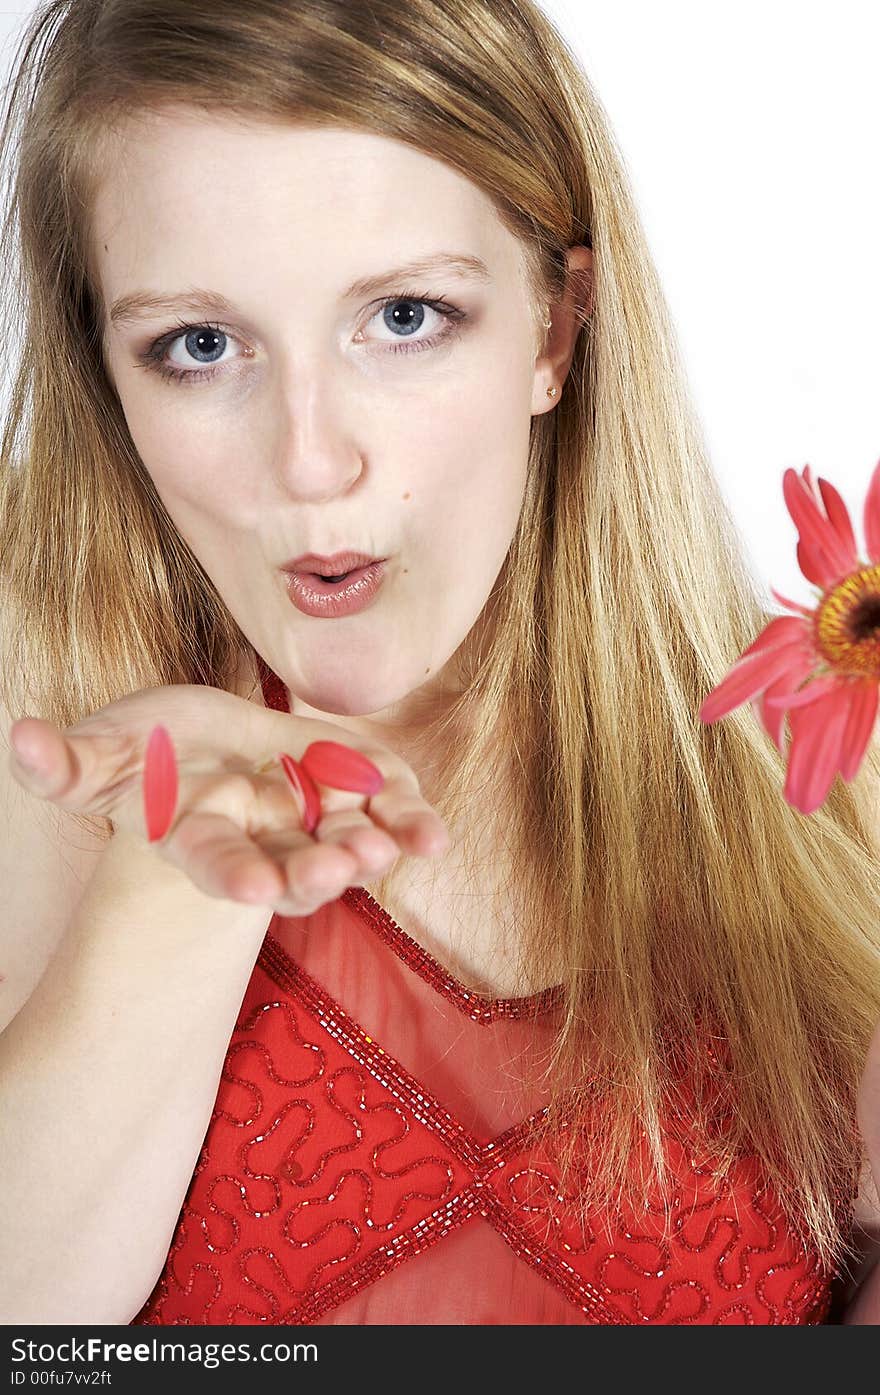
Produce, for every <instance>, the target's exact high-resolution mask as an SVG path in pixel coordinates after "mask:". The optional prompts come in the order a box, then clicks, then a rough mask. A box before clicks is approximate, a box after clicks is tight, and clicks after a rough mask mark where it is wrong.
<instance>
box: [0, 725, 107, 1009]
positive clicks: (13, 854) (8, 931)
mask: <svg viewBox="0 0 880 1395" xmlns="http://www.w3.org/2000/svg"><path fill="white" fill-rule="evenodd" d="M19 715H20V714H18V713H16V714H11V713H10V712H8V711H7V709H6V707H5V706H4V705H3V703H2V701H0V887H2V888H3V894H2V899H0V1031H2V1030H3V1028H5V1027H6V1026H7V1025H8V1023H9V1022H10V1021H11V1020H12V1018H13V1017H14V1016H15V1014H16V1013H17V1012H18V1011H19V1009H20V1008H21V1007H22V1006H23V1005H24V1003H26V1002H27V1000H28V998H29V997H30V995H31V993H32V992H33V991H34V988H35V987H36V985H37V984H38V983H39V981H40V979H41V978H42V976H43V974H44V972H45V970H46V968H47V966H48V963H49V960H50V959H51V957H52V955H53V954H54V952H55V949H56V948H57V945H58V943H59V941H60V939H61V937H62V935H63V934H64V930H65V928H66V926H67V925H68V923H69V921H70V918H71V916H72V915H73V913H74V911H75V910H76V907H77V906H78V904H79V901H80V899H81V897H82V894H83V891H84V890H85V887H86V886H87V884H88V882H89V880H90V879H91V876H92V874H93V872H94V870H95V867H96V866H97V863H98V859H99V858H100V856H101V854H102V852H103V851H104V849H105V847H106V846H107V843H108V841H109V834H98V833H93V832H91V831H90V830H89V828H87V827H85V826H84V825H83V824H82V823H81V822H80V821H79V820H78V819H77V818H76V817H75V816H74V815H71V814H68V813H66V812H65V811H64V810H61V809H59V808H58V807H57V806H56V805H54V804H52V803H50V802H49V801H47V800H44V799H40V798H38V797H37V796H36V795H32V794H30V793H29V792H28V791H27V790H25V789H23V788H22V786H21V785H20V784H19V783H18V781H17V780H16V779H15V777H14V776H13V774H12V771H11V770H10V766H9V760H10V754H11V751H10V741H9V732H10V728H11V727H12V725H13V723H14V722H15V721H17V720H18V716H19Z"/></svg>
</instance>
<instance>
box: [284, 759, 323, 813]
mask: <svg viewBox="0 0 880 1395" xmlns="http://www.w3.org/2000/svg"><path fill="white" fill-rule="evenodd" d="M278 759H279V760H280V762H281V769H282V770H283V771H284V774H285V775H286V776H287V782H288V784H289V785H290V788H291V789H292V790H293V792H294V794H295V795H296V802H297V805H298V807H299V816H300V818H301V819H302V824H303V829H304V830H305V832H306V833H314V831H315V829H316V828H317V826H318V820H319V819H320V817H321V796H320V794H319V793H318V790H317V788H316V786H315V782H314V780H313V779H312V777H311V776H310V775H309V773H308V771H307V770H305V769H304V768H303V765H302V763H301V762H300V761H298V760H295V759H294V758H293V756H289V755H287V754H286V753H284V752H282V754H281V755H279V757H278Z"/></svg>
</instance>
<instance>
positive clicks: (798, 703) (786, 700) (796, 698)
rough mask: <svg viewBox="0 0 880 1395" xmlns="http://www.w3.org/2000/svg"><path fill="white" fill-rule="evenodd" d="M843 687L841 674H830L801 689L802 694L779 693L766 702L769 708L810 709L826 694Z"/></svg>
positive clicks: (790, 691) (792, 692)
mask: <svg viewBox="0 0 880 1395" xmlns="http://www.w3.org/2000/svg"><path fill="white" fill-rule="evenodd" d="M843 686H844V683H843V682H842V680H841V678H840V675H839V674H837V673H829V674H828V675H827V676H826V677H823V678H814V679H813V681H812V682H811V683H808V684H807V686H806V687H805V688H801V690H800V692H794V691H792V690H789V691H788V692H787V693H785V692H783V693H778V694H775V695H774V696H773V697H768V698H765V699H764V700H765V702H766V704H767V706H768V707H786V708H790V707H809V705H810V703H812V702H817V701H818V700H819V699H820V698H824V697H825V696H826V694H828V693H830V692H834V691H835V690H836V689H837V688H841V687H843Z"/></svg>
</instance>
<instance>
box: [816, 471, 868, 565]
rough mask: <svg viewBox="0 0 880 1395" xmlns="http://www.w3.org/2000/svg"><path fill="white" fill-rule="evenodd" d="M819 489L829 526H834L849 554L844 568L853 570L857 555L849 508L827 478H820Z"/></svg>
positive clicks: (857, 559) (857, 558)
mask: <svg viewBox="0 0 880 1395" xmlns="http://www.w3.org/2000/svg"><path fill="white" fill-rule="evenodd" d="M819 489H820V490H821V492H822V502H823V503H824V505H825V512H826V513H827V514H828V517H829V519H830V521H831V526H832V528H834V530H835V532H836V533H837V536H838V537H839V538H840V541H841V542H842V543H843V546H844V547H845V548H846V551H847V554H848V556H849V561H848V562H847V564H846V569H847V571H848V572H854V571H855V569H856V567H857V566H858V564H859V556H858V548H857V547H856V538H855V534H854V532H853V527H852V523H851V522H850V517H849V510H848V508H847V507H846V504H845V503H844V501H843V499H842V498H841V497H840V495H839V493H838V492H837V490H836V489H835V488H834V485H833V484H830V483H829V481H828V480H823V479H820V480H819Z"/></svg>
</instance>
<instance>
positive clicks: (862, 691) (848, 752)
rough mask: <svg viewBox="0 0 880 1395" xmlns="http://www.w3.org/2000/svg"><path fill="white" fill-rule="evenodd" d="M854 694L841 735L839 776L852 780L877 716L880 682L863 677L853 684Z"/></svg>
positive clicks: (866, 746)
mask: <svg viewBox="0 0 880 1395" xmlns="http://www.w3.org/2000/svg"><path fill="white" fill-rule="evenodd" d="M853 686H854V689H855V694H854V696H853V698H852V701H851V703H850V709H849V723H848V725H847V728H846V731H845V732H844V736H843V759H842V761H841V766H840V774H841V778H842V779H844V780H847V781H849V780H852V778H853V777H854V775H855V774H856V771H857V770H858V768H859V766H860V765H861V763H862V757H863V756H864V754H865V751H866V750H867V748H868V742H869V741H870V739H871V732H872V731H873V729H874V722H875V720H876V717H877V701H878V694H880V684H878V682H877V679H876V678H864V679H860V680H859V681H857V682H856V683H855V684H854V685H853Z"/></svg>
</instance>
